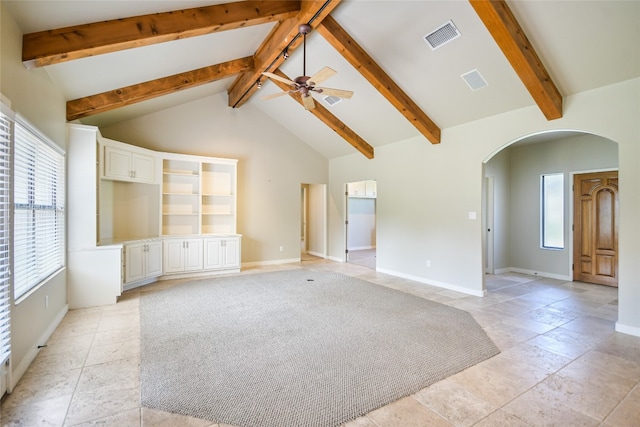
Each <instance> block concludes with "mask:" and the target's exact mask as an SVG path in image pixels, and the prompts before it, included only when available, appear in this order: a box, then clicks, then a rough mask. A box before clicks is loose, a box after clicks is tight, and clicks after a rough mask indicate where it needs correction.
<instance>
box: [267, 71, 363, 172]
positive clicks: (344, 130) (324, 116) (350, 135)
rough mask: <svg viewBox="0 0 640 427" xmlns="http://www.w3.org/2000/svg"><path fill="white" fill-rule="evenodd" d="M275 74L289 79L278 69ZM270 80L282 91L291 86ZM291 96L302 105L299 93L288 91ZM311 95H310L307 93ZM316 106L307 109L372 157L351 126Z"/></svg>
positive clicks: (357, 148)
mask: <svg viewBox="0 0 640 427" xmlns="http://www.w3.org/2000/svg"><path fill="white" fill-rule="evenodd" d="M273 72H274V73H275V74H277V75H279V76H280V77H284V78H285V79H288V80H291V79H289V77H287V75H286V74H284V73H283V72H282V71H280V70H275V71H273ZM270 81H271V82H273V83H275V84H276V86H278V87H279V88H280V89H282V90H284V91H289V90H291V87H290V86H288V85H287V84H286V83H283V82H280V81H278V80H275V79H271V80H270ZM289 96H291V98H293V99H295V100H296V101H297V102H298V103H299V104H300V105H301V106H303V107H304V104H303V103H302V98H300V95H299V94H298V93H297V92H296V93H289ZM309 96H311V95H309ZM315 104H316V107H315V108H313V109H311V110H308V111H309V112H310V113H311V114H313V115H314V116H316V117H317V118H319V119H320V120H321V121H322V122H323V123H324V124H325V125H327V126H329V127H330V128H331V129H332V130H333V131H334V132H335V133H337V134H338V135H340V136H341V137H342V138H343V139H344V140H345V141H347V142H348V143H349V144H351V145H352V146H353V148H355V149H356V150H358V151H359V152H360V153H362V154H363V155H364V156H365V157H366V158H367V159H373V147H372V146H371V145H369V143H367V141H365V140H364V139H362V138H361V137H360V136H359V135H358V134H357V133H355V132H354V131H353V130H351V128H349V127H348V126H347V125H345V124H344V123H343V122H341V121H340V119H338V118H337V117H336V116H334V115H333V114H331V113H330V112H329V110H327V109H326V108H325V107H324V106H322V105H321V104H320V103H319V102H316V103H315Z"/></svg>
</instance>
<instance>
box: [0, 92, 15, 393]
mask: <svg viewBox="0 0 640 427" xmlns="http://www.w3.org/2000/svg"><path fill="white" fill-rule="evenodd" d="M0 107H2V109H1V110H0V365H2V364H4V363H5V362H6V361H7V360H8V359H9V355H10V353H11V329H10V328H11V317H10V315H11V252H10V244H11V138H12V133H13V120H12V117H10V116H9V115H8V114H5V111H4V109H5V108H4V107H5V106H4V104H0ZM1 372H2V369H0V373H1ZM1 394H2V390H0V395H1Z"/></svg>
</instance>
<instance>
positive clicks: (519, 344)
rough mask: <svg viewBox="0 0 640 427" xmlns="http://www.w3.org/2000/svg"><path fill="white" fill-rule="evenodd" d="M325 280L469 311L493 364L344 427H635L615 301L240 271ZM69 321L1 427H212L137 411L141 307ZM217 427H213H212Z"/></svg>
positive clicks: (516, 285) (520, 285) (361, 272)
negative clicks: (370, 285)
mask: <svg viewBox="0 0 640 427" xmlns="http://www.w3.org/2000/svg"><path fill="white" fill-rule="evenodd" d="M290 268H312V269H328V270H333V271H339V272H342V273H345V274H350V275H354V276H358V277H361V278H364V279H366V280H370V281H372V282H376V283H379V284H381V285H384V286H388V287H391V288H395V289H398V290H401V291H404V292H409V293H412V294H415V295H418V296H420V297H423V298H428V299H431V300H434V301H438V302H441V303H443V304H448V305H451V306H454V307H458V308H460V309H464V310H468V311H469V312H470V313H472V314H473V316H474V317H475V318H476V320H477V321H478V323H479V324H480V325H482V327H483V328H484V329H485V330H486V332H487V334H488V335H489V336H490V337H491V338H492V339H493V340H494V342H495V343H496V344H497V345H498V346H499V347H500V349H501V350H502V352H501V353H500V354H499V355H497V356H495V357H493V358H491V359H489V360H486V361H484V362H482V363H480V364H478V365H476V366H473V367H471V368H469V369H467V370H465V371H462V372H460V373H458V374H456V375H454V376H452V377H450V378H447V379H445V380H443V381H440V382H438V383H436V384H434V385H432V386H430V387H428V388H425V389H423V390H420V391H419V392H418V393H416V394H414V395H412V396H409V397H406V398H403V399H401V400H399V401H397V402H393V403H390V404H389V405H387V406H384V407H382V408H380V409H377V410H375V411H373V412H371V413H369V414H367V415H366V416H364V417H361V418H358V419H357V420H355V421H352V422H349V423H347V424H345V426H344V427H395V426H398V427H411V426H472V425H475V426H483V427H484V426H489V427H493V426H515V427H517V426H553V425H557V426H598V425H601V426H607V427H613V426H624V427H633V426H640V338H637V337H632V336H628V335H624V334H620V333H616V332H614V322H615V319H616V317H617V290H616V289H614V288H608V287H603V286H597V285H588V284H584V283H578V282H573V283H571V282H568V283H567V282H562V281H558V280H550V279H543V278H538V277H530V276H524V275H520V274H504V275H499V276H487V289H488V290H489V293H488V296H487V297H485V298H478V297H471V296H468V295H465V294H461V293H458V292H453V291H448V290H444V289H441V288H435V287H431V286H427V285H424V284H420V283H416V282H412V281H409V280H405V279H400V278H396V277H392V276H388V275H385V274H381V273H377V272H375V271H373V270H370V269H367V268H364V267H361V266H358V265H352V264H344V263H335V262H330V261H325V260H319V259H315V260H314V259H312V258H310V257H305V258H304V261H303V262H301V263H299V264H288V265H281V266H270V267H265V268H252V269H246V270H245V271H243V273H241V274H251V273H255V272H262V271H271V270H277V269H290ZM175 283H178V281H166V282H160V283H157V284H153V285H148V286H147V287H143V288H139V289H135V290H132V291H128V292H126V293H125V294H124V295H123V296H122V298H121V299H120V301H119V302H118V303H117V304H115V305H112V306H107V307H100V308H89V309H80V310H72V311H70V312H69V313H68V314H67V316H66V317H65V318H64V320H63V321H62V323H61V324H60V326H59V327H58V328H57V330H56V331H55V332H54V334H53V336H52V337H51V339H50V341H49V342H48V346H47V347H46V348H43V349H42V350H41V351H40V353H39V354H38V356H37V357H36V359H35V361H34V363H33V364H32V366H31V367H30V368H29V370H28V371H27V373H26V374H25V376H24V377H23V378H22V380H21V381H20V383H19V384H18V385H17V386H16V388H15V390H14V391H13V393H12V394H11V395H9V396H7V397H6V398H5V399H4V401H3V402H2V406H1V413H2V418H1V421H0V425H1V426H3V427H4V426H41V425H46V426H118V427H123V426H172V427H173V426H191V427H199V426H203V427H204V426H219V425H218V424H215V423H211V422H210V421H205V420H200V419H195V418H189V417H183V416H178V415H174V414H169V413H164V412H160V411H155V410H151V409H147V408H142V407H141V406H140V389H139V387H140V386H139V377H138V375H139V373H138V367H139V363H140V327H139V311H138V308H139V306H138V302H139V298H140V295H141V294H143V293H144V292H148V291H157V290H158V289H162V288H164V287H167V286H172V285H174V284H175ZM220 426H223V425H220Z"/></svg>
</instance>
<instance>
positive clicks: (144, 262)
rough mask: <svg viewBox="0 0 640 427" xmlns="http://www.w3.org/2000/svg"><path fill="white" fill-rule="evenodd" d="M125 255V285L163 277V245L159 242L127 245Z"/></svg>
mask: <svg viewBox="0 0 640 427" xmlns="http://www.w3.org/2000/svg"><path fill="white" fill-rule="evenodd" d="M124 254H125V255H124V256H125V269H124V281H125V283H131V282H137V281H138V280H143V279H148V278H150V277H158V276H161V275H162V243H161V242H160V241H159V240H158V241H150V242H137V243H130V244H126V245H125V246H124Z"/></svg>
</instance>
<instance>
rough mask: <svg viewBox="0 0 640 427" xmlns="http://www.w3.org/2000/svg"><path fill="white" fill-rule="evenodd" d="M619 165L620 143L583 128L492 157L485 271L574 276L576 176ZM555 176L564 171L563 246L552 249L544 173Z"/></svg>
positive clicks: (515, 145)
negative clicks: (545, 227) (546, 228)
mask: <svg viewBox="0 0 640 427" xmlns="http://www.w3.org/2000/svg"><path fill="white" fill-rule="evenodd" d="M618 168H619V150H618V144H617V143H616V142H614V141H612V140H610V139H607V138H604V137H601V136H598V135H594V134H593V133H589V132H584V131H578V130H554V131H543V132H538V133H534V134H529V135H525V136H523V137H520V138H517V139H514V140H513V141H511V142H509V143H507V144H505V145H504V146H502V147H500V148H499V149H498V150H496V151H494V152H493V153H491V154H490V155H489V156H487V158H486V159H485V160H484V161H483V179H484V185H483V190H482V192H483V194H482V212H483V215H482V218H483V230H484V231H483V265H484V270H485V273H489V274H500V273H505V272H520V273H525V274H530V275H537V276H541V277H549V278H555V279H560V280H567V281H571V280H573V269H572V261H573V249H574V248H573V234H572V223H573V197H572V194H573V193H572V182H573V177H574V176H575V175H576V174H583V173H592V172H601V171H617V170H618ZM551 174H559V175H561V176H562V179H563V187H564V191H563V204H562V207H561V209H562V212H561V213H562V216H563V221H562V223H563V230H562V236H563V244H562V247H561V248H553V249H550V248H545V247H543V245H542V242H541V217H542V210H541V177H542V176H543V175H551ZM620 198H621V199H622V198H624V193H622V192H621V193H620ZM485 289H486V286H485Z"/></svg>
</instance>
